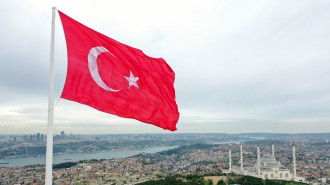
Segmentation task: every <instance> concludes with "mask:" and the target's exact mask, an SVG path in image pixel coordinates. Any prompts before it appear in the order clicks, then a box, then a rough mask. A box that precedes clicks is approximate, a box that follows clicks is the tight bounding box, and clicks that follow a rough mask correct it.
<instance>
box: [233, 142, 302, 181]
mask: <svg viewBox="0 0 330 185" xmlns="http://www.w3.org/2000/svg"><path fill="white" fill-rule="evenodd" d="M240 152H241V153H240V163H241V167H240V168H237V169H232V165H231V163H232V159H231V149H229V170H228V172H231V173H235V174H242V175H249V176H253V177H258V178H262V179H277V180H286V181H296V182H305V178H303V177H297V174H296V149H295V145H293V147H292V155H293V164H292V166H293V172H292V173H291V171H290V170H289V169H287V168H286V167H284V166H283V165H281V163H280V162H278V161H276V159H275V153H274V143H273V144H272V154H265V155H263V156H262V157H260V148H259V146H258V147H257V162H256V163H255V164H254V165H253V166H250V167H243V145H242V143H241V145H240Z"/></svg>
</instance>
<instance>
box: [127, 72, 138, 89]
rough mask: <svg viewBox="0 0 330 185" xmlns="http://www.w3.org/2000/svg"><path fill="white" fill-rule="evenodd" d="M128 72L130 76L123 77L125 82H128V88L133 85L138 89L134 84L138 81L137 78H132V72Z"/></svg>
mask: <svg viewBox="0 0 330 185" xmlns="http://www.w3.org/2000/svg"><path fill="white" fill-rule="evenodd" d="M129 72H130V76H129V77H127V76H124V77H125V78H126V80H127V81H128V82H129V84H128V85H129V87H128V88H130V87H131V86H132V85H134V86H135V87H137V88H139V86H138V84H137V83H136V81H138V80H139V77H134V75H133V73H132V71H129Z"/></svg>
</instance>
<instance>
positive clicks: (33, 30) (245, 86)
mask: <svg viewBox="0 0 330 185" xmlns="http://www.w3.org/2000/svg"><path fill="white" fill-rule="evenodd" d="M0 5H1V6H0V17H1V18H0V20H1V24H2V28H3V29H0V39H1V41H2V42H1V44H0V54H1V56H2V62H1V63H0V70H1V71H0V135H4V134H33V133H46V130H47V106H48V105H47V100H48V79H49V74H48V72H49V55H50V27H51V8H52V7H53V6H57V8H58V9H59V10H61V11H63V12H64V13H66V14H67V15H69V16H71V17H72V18H74V19H75V20H77V21H79V22H81V23H83V24H85V25H86V26H88V27H90V28H92V29H95V30H97V31H99V32H101V33H103V34H105V35H107V36H109V37H111V38H113V39H115V40H117V41H119V42H122V43H125V44H128V45H130V46H132V47H136V48H139V49H141V50H142V51H144V52H145V53H146V54H147V55H149V56H151V57H163V58H164V59H165V60H166V61H167V63H168V64H169V65H170V66H171V67H172V69H173V70H174V72H175V73H176V80H175V83H174V86H175V89H176V99H177V104H178V107H179V112H180V114H181V116H180V119H179V122H178V124H177V128H178V130H177V131H176V132H174V133H328V132H330V124H329V123H330V116H329V114H328V113H329V111H330V104H328V103H327V102H329V100H330V85H329V83H328V82H329V80H330V73H329V69H330V61H329V60H330V53H329V52H328V50H329V49H330V45H329V43H330V37H329V36H328V33H329V32H330V26H329V24H328V20H329V17H330V11H329V10H330V2H327V1H318V2H315V1H311V0H305V1H298V0H296V1H290V2H287V1H262V2H260V1H230V2H228V1H211V0H210V1H204V2H190V3H188V2H186V1H179V2H178V1H166V2H159V1H157V2H156V1H139V2H136V1H132V0H129V1H125V2H112V1H110V2H108V1H99V2H98V4H96V3H92V2H89V1H84V0H83V1H79V6H76V4H74V3H70V2H62V1H54V2H40V1H37V0H32V1H28V2H24V1H23V2H22V1H18V0H14V1H8V2H1V3H0ZM56 16H57V17H56V19H57V20H56V51H55V52H56V54H55V105H56V106H55V109H54V110H55V111H54V114H55V117H54V133H59V132H60V131H62V130H64V131H65V132H67V133H74V134H116V133H118V134H130V133H170V132H169V131H164V130H162V129H161V128H158V127H155V126H152V125H149V124H145V123H141V122H139V121H135V120H132V119H125V118H120V117H117V116H113V115H109V114H106V113H103V112H99V111H97V110H94V109H93V108H90V107H88V106H85V105H81V104H78V103H75V102H70V101H67V100H64V99H59V97H60V94H61V91H62V88H63V85H64V81H65V74H66V65H67V64H66V63H67V58H66V45H65V41H64V34H63V29H62V25H61V23H60V21H59V17H58V15H56Z"/></svg>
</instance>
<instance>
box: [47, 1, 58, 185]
mask: <svg viewBox="0 0 330 185" xmlns="http://www.w3.org/2000/svg"><path fill="white" fill-rule="evenodd" d="M55 13H56V7H53V10H52V32H51V34H52V36H51V46H50V48H51V50H50V73H49V96H48V132H47V147H46V175H45V185H52V182H53V114H54V50H55V48H54V46H55Z"/></svg>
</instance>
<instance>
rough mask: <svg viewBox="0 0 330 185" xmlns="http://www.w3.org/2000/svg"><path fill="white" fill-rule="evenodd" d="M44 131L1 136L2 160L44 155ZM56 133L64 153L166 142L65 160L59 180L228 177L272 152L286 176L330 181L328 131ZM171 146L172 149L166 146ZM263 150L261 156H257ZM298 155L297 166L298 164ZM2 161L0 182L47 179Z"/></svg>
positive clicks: (36, 168) (37, 168) (35, 169)
mask: <svg viewBox="0 0 330 185" xmlns="http://www.w3.org/2000/svg"><path fill="white" fill-rule="evenodd" d="M42 136H43V135H42V134H39V133H37V134H35V135H29V136H24V135H22V136H2V137H1V140H0V141H1V143H0V146H1V148H0V153H1V156H0V159H1V161H6V159H7V160H9V159H13V158H24V157H25V159H26V160H30V159H33V158H34V157H37V156H39V157H40V156H44V154H45V148H44V147H45V141H44V140H43V139H42V138H43V137H42ZM38 138H39V139H38ZM55 138H56V140H55V141H56V142H55V144H54V148H55V149H56V148H57V147H58V146H61V147H59V148H62V149H61V150H59V151H56V150H54V153H55V154H57V153H58V154H59V155H64V154H70V153H75V154H76V153H82V154H83V153H102V152H103V153H104V152H106V151H111V150H116V151H123V153H125V151H128V150H141V149H146V148H152V147H155V146H158V147H164V150H163V151H159V152H154V153H147V152H140V153H138V154H135V155H132V156H127V157H116V158H106V156H103V157H105V158H103V159H93V158H90V159H85V160H79V161H78V160H75V159H65V161H63V162H62V163H59V164H55V165H54V167H53V168H54V172H53V174H54V178H53V183H54V184H118V185H119V184H138V183H143V182H147V181H151V180H157V179H163V178H164V177H165V176H173V175H180V176H184V175H191V174H197V175H208V174H213V175H218V176H219V177H223V178H224V180H226V178H230V176H229V175H228V174H236V175H247V176H253V175H252V174H249V170H251V168H253V167H255V165H256V164H258V161H259V162H260V161H261V162H262V161H264V160H265V159H266V158H267V156H274V159H273V160H274V161H276V162H277V161H278V164H281V170H282V171H283V169H287V170H288V174H287V176H286V177H289V175H290V176H292V175H293V174H294V170H296V177H295V181H297V182H299V181H300V182H303V183H306V184H327V183H329V181H330V147H329V146H330V143H329V138H330V134H329V133H325V134H127V135H75V134H66V133H65V132H64V131H62V132H61V134H59V135H55V136H54V139H55ZM79 143H84V147H80V145H78V144H79ZM87 143H88V145H86V144H87ZM241 143H242V144H241ZM18 146H20V147H18ZM169 146H172V148H171V149H166V147H169ZM293 146H295V155H293ZM38 147H43V151H41V152H40V151H39V150H37V149H36V148H38ZM17 148H21V149H22V148H25V150H24V151H25V152H28V154H23V153H22V152H21V151H20V150H17ZM241 148H242V149H241ZM258 150H259V155H260V156H262V157H261V159H260V156H259V157H258ZM4 154H6V155H4ZM241 156H243V158H241ZM258 158H259V160H258ZM294 158H296V162H295V163H296V166H294V165H293V163H294V162H293V159H294ZM241 159H243V160H241ZM242 161H243V163H242ZM274 161H273V162H274ZM241 164H242V165H241ZM0 166H1V167H0V184H44V171H45V166H44V164H34V165H29V166H10V163H5V162H1V163H0ZM242 167H243V168H242ZM241 169H243V170H241ZM261 169H262V168H261ZM262 172H263V171H262V170H261V173H262ZM226 174H227V176H226ZM260 178H262V179H283V180H284V179H285V174H284V173H283V178H280V177H276V178H275V177H274V178H272V177H271V176H270V175H269V176H267V178H263V177H260ZM183 180H184V178H183ZM227 180H228V179H227ZM286 180H289V181H291V180H294V179H289V178H287V179H286ZM214 183H215V184H216V183H217V182H214Z"/></svg>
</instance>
